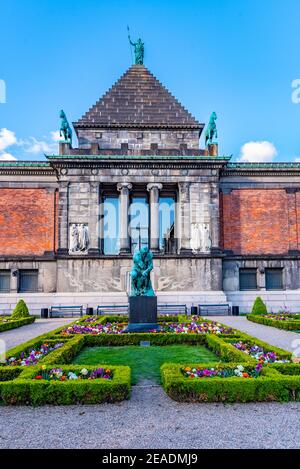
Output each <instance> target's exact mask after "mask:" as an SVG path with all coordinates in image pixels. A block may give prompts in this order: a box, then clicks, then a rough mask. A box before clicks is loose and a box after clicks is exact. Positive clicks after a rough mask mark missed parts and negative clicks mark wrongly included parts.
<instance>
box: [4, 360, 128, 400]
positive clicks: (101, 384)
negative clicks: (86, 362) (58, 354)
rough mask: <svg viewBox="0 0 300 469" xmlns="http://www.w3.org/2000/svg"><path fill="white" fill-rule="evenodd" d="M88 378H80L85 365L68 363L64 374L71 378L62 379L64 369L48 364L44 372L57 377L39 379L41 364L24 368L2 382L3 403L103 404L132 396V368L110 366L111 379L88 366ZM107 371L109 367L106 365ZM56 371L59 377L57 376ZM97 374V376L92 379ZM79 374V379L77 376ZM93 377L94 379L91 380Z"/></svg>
mask: <svg viewBox="0 0 300 469" xmlns="http://www.w3.org/2000/svg"><path fill="white" fill-rule="evenodd" d="M85 368H86V371H87V372H88V377H87V378H82V379H79V375H80V374H81V372H82V370H83V368H82V366H75V365H74V366H64V367H62V368H61V370H62V372H63V375H62V376H66V377H71V379H70V378H69V379H65V380H61V379H60V378H59V376H60V373H61V371H60V369H59V370H58V369H56V371H55V372H54V371H53V367H46V368H45V369H44V370H43V372H44V373H47V372H48V374H49V375H50V373H52V376H53V379H52V378H50V379H43V378H42V379H36V377H37V376H39V373H41V370H40V368H39V367H37V366H34V367H28V368H25V369H24V368H23V372H22V373H21V374H20V375H19V376H18V377H17V378H16V379H13V380H11V381H3V382H0V402H2V403H3V404H6V405H17V404H18V405H19V404H23V405H28V404H30V405H34V406H36V405H45V404H54V405H71V404H100V403H103V402H119V401H122V400H124V399H129V397H130V391H131V384H130V368H129V367H127V366H113V367H109V370H110V373H109V376H110V378H109V379H108V378H104V375H102V374H101V375H100V373H99V368H98V369H95V367H90V366H87V367H85ZM102 368H103V369H104V370H107V367H102ZM55 373H56V378H55V377H54V375H55ZM98 373H99V374H98ZM93 374H95V376H94V377H93V378H91V377H92V376H93ZM75 376H78V379H75ZM89 378H91V379H89Z"/></svg>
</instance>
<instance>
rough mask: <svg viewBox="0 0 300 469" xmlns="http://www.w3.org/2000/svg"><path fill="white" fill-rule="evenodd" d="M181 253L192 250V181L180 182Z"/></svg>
mask: <svg viewBox="0 0 300 469" xmlns="http://www.w3.org/2000/svg"><path fill="white" fill-rule="evenodd" d="M178 185H179V203H180V253H185V252H186V253H190V252H191V213H190V183H189V182H179V184H178Z"/></svg>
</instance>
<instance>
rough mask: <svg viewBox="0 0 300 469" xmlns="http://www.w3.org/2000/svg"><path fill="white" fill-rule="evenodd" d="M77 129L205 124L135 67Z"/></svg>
mask: <svg viewBox="0 0 300 469" xmlns="http://www.w3.org/2000/svg"><path fill="white" fill-rule="evenodd" d="M74 127H75V128H76V127H77V128H78V127H114V128H116V127H123V128H124V127H127V128H128V127H135V128H140V127H143V128H147V127H149V128H153V127H160V128H178V129H179V128H182V129H185V128H191V129H202V128H203V124H200V123H199V122H198V121H197V120H196V119H195V118H194V117H193V116H192V115H191V114H190V113H189V112H188V111H187V110H186V109H185V108H184V107H183V106H182V105H181V104H180V103H179V102H178V101H177V99H176V98H175V97H174V96H172V95H171V93H170V92H169V91H168V90H167V89H166V88H165V87H164V86H163V85H162V84H161V83H160V82H159V81H158V80H157V79H156V78H155V77H154V76H153V75H152V74H151V73H150V72H149V70H148V69H147V68H146V67H145V66H144V65H133V66H132V67H130V68H129V69H128V70H127V72H126V73H125V74H124V75H123V76H122V77H121V78H120V79H119V80H118V81H117V82H116V83H115V84H114V85H113V86H112V88H110V89H109V90H108V91H107V93H106V94H105V95H104V96H103V97H102V98H100V99H99V101H97V103H96V104H95V105H94V106H93V107H92V108H91V109H90V110H89V111H88V112H87V113H86V114H85V115H84V116H83V117H82V118H81V119H80V120H79V121H78V122H75V123H74Z"/></svg>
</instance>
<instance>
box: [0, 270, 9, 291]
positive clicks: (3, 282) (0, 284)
mask: <svg viewBox="0 0 300 469" xmlns="http://www.w3.org/2000/svg"><path fill="white" fill-rule="evenodd" d="M9 291H10V270H0V292H1V293H8V292H9Z"/></svg>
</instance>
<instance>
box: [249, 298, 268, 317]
mask: <svg viewBox="0 0 300 469" xmlns="http://www.w3.org/2000/svg"><path fill="white" fill-rule="evenodd" d="M251 314H254V315H263V314H268V311H267V307H266V305H265V303H264V302H263V300H262V299H261V297H260V296H258V297H257V298H256V300H255V301H254V303H253V306H252V311H251Z"/></svg>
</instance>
